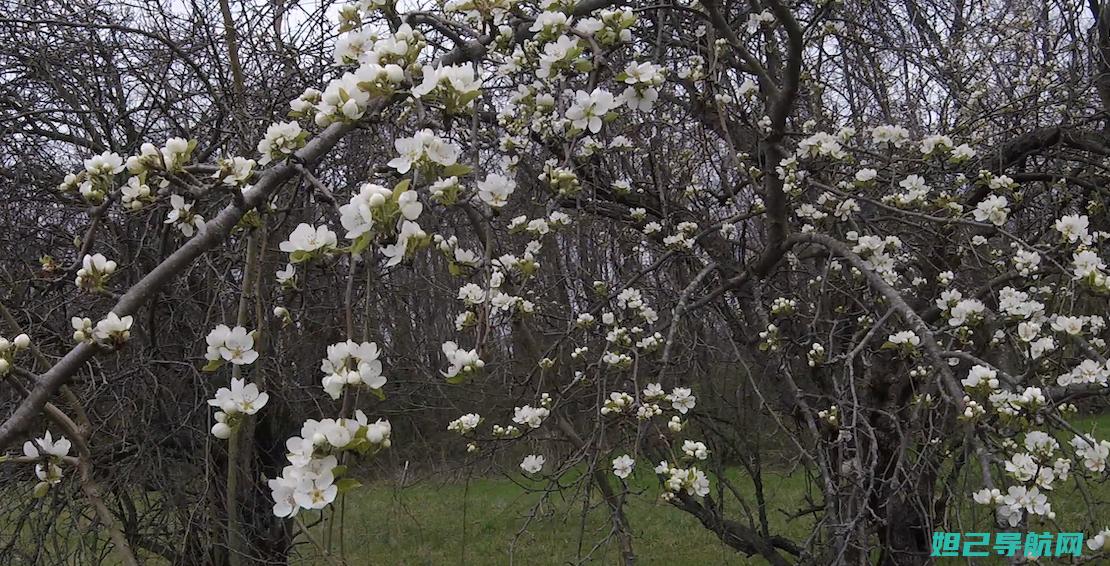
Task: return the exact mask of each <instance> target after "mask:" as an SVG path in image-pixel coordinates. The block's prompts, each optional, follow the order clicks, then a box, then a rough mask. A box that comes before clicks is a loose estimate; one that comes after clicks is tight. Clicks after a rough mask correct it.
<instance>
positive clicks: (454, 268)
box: [447, 261, 462, 277]
mask: <svg viewBox="0 0 1110 566" xmlns="http://www.w3.org/2000/svg"><path fill="white" fill-rule="evenodd" d="M447 271H448V273H450V274H451V275H453V276H455V277H458V276H459V275H461V274H462V268H461V267H459V264H457V263H455V262H453V261H452V262H451V263H448V264H447Z"/></svg>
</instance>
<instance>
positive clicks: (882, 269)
mask: <svg viewBox="0 0 1110 566" xmlns="http://www.w3.org/2000/svg"><path fill="white" fill-rule="evenodd" d="M847 237H848V240H851V241H855V242H856V243H855V245H854V246H852V252H854V253H857V254H859V256H860V258H862V259H863V262H864V265H865V266H866V267H867V268H868V269H871V270H873V271H875V273H878V274H879V276H880V277H882V278H883V280H885V281H886V282H887V283H891V284H893V283H894V282H895V281H897V279H898V273H897V272H896V271H895V268H896V267H897V263H896V262H895V258H894V255H892V254H894V253H895V252H896V251H897V250H899V249H900V248H901V247H902V240H900V239H899V238H898V237H897V236H893V235H891V236H887V237H885V238H880V237H878V236H860V235H858V234H856V233H855V232H849V233H848V234H847Z"/></svg>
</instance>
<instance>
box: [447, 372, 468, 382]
mask: <svg viewBox="0 0 1110 566" xmlns="http://www.w3.org/2000/svg"><path fill="white" fill-rule="evenodd" d="M447 383H450V384H451V385H459V384H460V383H466V374H464V373H462V372H459V373H456V374H455V375H453V376H451V377H448V378H447Z"/></svg>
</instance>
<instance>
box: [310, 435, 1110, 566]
mask: <svg viewBox="0 0 1110 566" xmlns="http://www.w3.org/2000/svg"><path fill="white" fill-rule="evenodd" d="M1072 422H1073V425H1074V426H1075V427H1076V428H1077V429H1078V430H1081V431H1083V432H1092V431H1093V432H1094V434H1095V436H1096V437H1098V438H1106V437H1107V436H1110V414H1105V415H1100V416H1097V417H1078V418H1075V419H1073V420H1072ZM1069 438H1070V436H1068V438H1061V439H1060V440H1061V443H1064V442H1066V441H1067V440H1068V439H1069ZM643 465H644V463H641V466H643ZM729 477H730V480H731V481H732V482H733V483H734V484H735V486H736V487H737V489H738V491H739V492H740V493H742V494H744V495H745V497H747V498H748V501H747V502H746V503H747V504H748V505H749V506H751V507H752V508H753V509H754V505H755V501H754V498H753V497H751V494H752V493H753V489H752V484H751V478H750V477H748V476H747V475H746V474H744V473H742V472H740V471H738V470H732V471H730V472H729ZM970 481H975V480H974V478H971V479H970ZM516 482H521V483H520V484H519V485H518V484H517V483H516ZM805 482H806V480H805V478H804V477H803V474H802V473H801V472H800V471H798V472H795V473H793V474H789V475H788V474H786V473H765V475H764V494H765V496H766V498H767V514H768V520H769V523H770V525H771V530H772V532H773V533H776V534H781V535H784V536H787V537H789V538H791V539H793V540H796V541H799V542H800V541H804V540H805V538H806V537H807V536H808V535H809V534H810V533H811V532H812V529H813V519H812V516H808V515H807V516H803V517H801V518H796V519H789V518H788V514H795V513H796V512H797V511H799V510H800V509H799V507H800V506H802V505H804V501H805V499H804V494H805V493H806V490H807V486H806V483H805ZM564 483H566V480H564ZM629 485H630V493H629V495H628V496H627V509H626V512H627V514H628V518H629V522H630V523H631V526H632V530H633V532H634V536H635V538H634V543H633V544H634V550H635V553H636V555H637V560H638V562H639V563H641V564H668V565H683V564H691V565H695V564H745V565H746V564H766V561H764V560H763V559H761V558H758V557H755V558H748V557H745V556H743V555H740V554H737V553H736V552H735V551H733V550H732V549H730V548H728V547H726V546H725V545H724V544H722V543H721V542H720V541H718V540H717V538H716V537H715V536H714V535H713V534H712V533H710V532H709V531H708V530H706V529H705V528H703V527H702V526H701V525H700V524H699V523H698V522H697V520H696V519H694V518H693V517H692V516H690V515H688V514H686V513H684V512H682V511H680V510H678V509H676V508H674V507H672V506H671V505H669V504H666V503H663V502H661V501H660V500H659V499H658V495H659V488H658V486H657V484H656V483H655V477H654V475H652V473H651V470H646V469H637V471H636V474H635V475H634V476H633V477H632V478H630V484H629ZM544 487H545V484H544V483H543V482H542V481H533V480H527V479H524V478H520V477H519V475H518V476H516V477H514V478H513V479H509V478H505V477H499V478H496V477H494V478H491V477H484V478H474V479H470V480H467V481H451V482H443V481H435V480H428V481H424V482H420V483H416V484H414V485H406V486H405V487H404V488H403V489H402V488H398V486H397V485H396V484H395V483H392V482H374V483H370V484H368V485H365V486H363V487H361V488H359V489H357V490H355V491H353V492H351V493H350V494H349V495H348V496H347V501H346V503H345V505H346V511H345V513H344V516H345V521H344V524H345V526H344V529H343V531H344V537H345V542H346V545H345V549H344V555H345V556H346V557H347V560H348V563H350V564H380V565H392V564H396V565H432V564H435V565H440V564H463V563H466V564H510V561H511V563H513V564H522V565H529V566H533V565H557V564H576V563H579V562H585V563H591V564H614V563H616V562H617V548H616V543H615V540H610V539H609V538H608V537H609V533H610V522H609V515H608V510H607V509H606V508H605V507H604V505H603V504H602V503H601V502H600V500H599V498H598V497H597V496H596V495H595V496H594V498H593V500H592V503H593V507H592V508H591V509H589V510H588V512H587V513H586V515H585V521H583V520H582V517H583V515H582V514H583V508H582V507H583V506H582V500H583V497H577V495H580V494H581V493H580V492H578V491H574V492H571V493H567V494H565V495H559V494H558V493H552V494H550V495H549V496H548V497H546V498H545V497H544V494H543V492H542V490H543V489H544ZM810 487H815V486H810ZM527 488H531V490H538V491H530V490H529V489H527ZM1085 489H1086V490H1087V492H1088V496H1090V497H1091V499H1092V500H1093V501H1094V502H1095V504H1094V512H1093V515H1092V513H1090V512H1089V511H1088V506H1087V505H1086V501H1085V499H1086V498H1085V497H1084V494H1083V493H1082V492H1081V491H1080V490H1078V489H1077V488H1076V487H1075V482H1074V481H1069V482H1066V483H1061V484H1059V487H1057V489H1056V491H1055V493H1054V494H1053V495H1052V500H1053V501H1054V506H1055V509H1056V510H1057V514H1058V520H1059V524H1060V525H1063V526H1065V527H1073V526H1085V525H1094V526H1097V527H1101V526H1102V524H1103V523H1105V524H1108V525H1110V504H1107V503H1103V502H1110V484H1108V483H1107V482H1101V483H1096V482H1088V483H1086V484H1085ZM812 491H813V492H814V493H819V490H817V489H813V490H812ZM753 512H754V510H753ZM728 515H729V517H731V518H734V519H739V520H744V519H745V518H746V515H744V511H743V510H742V509H740V508H739V507H738V506H736V505H735V504H734V503H733V504H732V508H731V509H729V510H728ZM992 515H993V513H992V512H991V511H990V509H988V508H985V507H980V506H977V505H974V504H972V503H971V502H970V498H968V501H966V502H961V503H960V504H959V508H958V510H957V512H956V515H954V516H953V521H954V522H955V523H957V524H958V525H960V528H961V529H962V530H963V531H964V532H970V531H976V530H994V528H993V526H992V521H993V519H992ZM306 519H307V517H306ZM1052 530H1056V529H1052ZM313 531H314V533H315V536H316V538H317V539H318V541H319V542H321V543H323V541H325V540H326V536H327V533H326V531H325V529H324V527H323V526H317V527H315V528H314V529H313ZM335 536H336V537H338V535H337V534H336V535H335ZM301 540H304V538H303V537H302V538H301ZM595 546H598V548H596V549H595ZM333 549H338V539H335V540H334V541H333ZM299 556H300V562H298V564H302V565H308V564H328V561H327V560H326V559H325V558H324V557H322V556H321V555H320V553H319V552H318V551H317V550H315V548H314V547H313V546H312V545H310V544H308V543H307V542H306V543H304V544H302V545H300V546H299Z"/></svg>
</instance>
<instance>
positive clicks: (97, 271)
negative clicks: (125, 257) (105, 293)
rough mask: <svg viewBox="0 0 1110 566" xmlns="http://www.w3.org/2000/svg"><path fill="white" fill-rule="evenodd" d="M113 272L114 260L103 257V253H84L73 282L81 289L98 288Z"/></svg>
mask: <svg viewBox="0 0 1110 566" xmlns="http://www.w3.org/2000/svg"><path fill="white" fill-rule="evenodd" d="M115 272H116V262H114V261H112V260H110V259H108V258H106V257H104V255H103V254H94V255H88V254H85V257H84V258H82V259H81V268H80V269H78V270H77V277H76V278H75V279H74V281H73V283H74V284H75V285H77V287H78V288H81V289H86V290H100V289H103V288H104V285H105V284H106V283H107V282H108V278H109V277H111V276H112V274H113V273H115Z"/></svg>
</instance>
